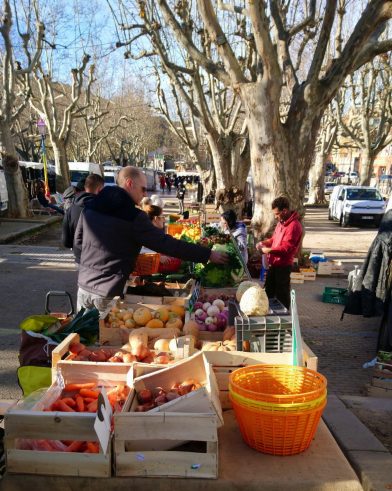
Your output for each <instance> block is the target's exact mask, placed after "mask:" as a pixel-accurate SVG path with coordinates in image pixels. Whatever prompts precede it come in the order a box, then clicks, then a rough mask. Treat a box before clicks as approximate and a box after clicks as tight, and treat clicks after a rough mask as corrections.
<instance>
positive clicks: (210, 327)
mask: <svg viewBox="0 0 392 491" xmlns="http://www.w3.org/2000/svg"><path fill="white" fill-rule="evenodd" d="M207 330H208V331H211V332H214V331H217V330H218V326H217V324H214V323H211V324H207Z"/></svg>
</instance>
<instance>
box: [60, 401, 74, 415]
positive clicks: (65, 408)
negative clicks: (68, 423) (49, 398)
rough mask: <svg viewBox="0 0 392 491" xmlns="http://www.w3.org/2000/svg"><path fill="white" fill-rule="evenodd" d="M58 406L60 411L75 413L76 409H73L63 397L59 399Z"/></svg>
mask: <svg viewBox="0 0 392 491" xmlns="http://www.w3.org/2000/svg"><path fill="white" fill-rule="evenodd" d="M57 406H58V408H59V409H58V410H59V411H64V412H67V413H74V412H75V410H74V409H72V408H71V407H69V406H68V404H66V403H65V402H64V401H63V400H62V399H59V400H58V401H57Z"/></svg>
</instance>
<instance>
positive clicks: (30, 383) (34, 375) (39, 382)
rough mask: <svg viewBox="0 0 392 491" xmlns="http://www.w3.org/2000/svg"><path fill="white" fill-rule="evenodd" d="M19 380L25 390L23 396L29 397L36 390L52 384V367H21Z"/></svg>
mask: <svg viewBox="0 0 392 491" xmlns="http://www.w3.org/2000/svg"><path fill="white" fill-rule="evenodd" d="M18 380H19V385H20V387H21V389H22V391H23V396H24V397H27V396H28V395H29V394H31V393H32V392H34V391H35V390H38V389H42V388H45V387H50V386H51V385H52V369H51V368H47V367H34V366H29V367H19V368H18Z"/></svg>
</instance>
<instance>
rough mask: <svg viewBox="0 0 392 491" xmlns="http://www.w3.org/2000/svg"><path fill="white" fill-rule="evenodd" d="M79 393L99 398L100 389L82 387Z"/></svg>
mask: <svg viewBox="0 0 392 491" xmlns="http://www.w3.org/2000/svg"><path fill="white" fill-rule="evenodd" d="M79 394H80V395H81V396H83V397H91V398H93V399H98V396H99V390H91V389H80V391H79Z"/></svg>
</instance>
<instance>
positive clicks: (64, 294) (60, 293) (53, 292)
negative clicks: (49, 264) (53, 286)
mask: <svg viewBox="0 0 392 491" xmlns="http://www.w3.org/2000/svg"><path fill="white" fill-rule="evenodd" d="M50 297H67V298H68V302H69V308H70V310H69V311H68V313H67V317H69V316H71V315H73V314H74V311H75V310H74V305H73V302H72V297H71V295H70V294H69V293H68V292H66V291H57V290H51V291H49V292H48V293H47V294H46V299H45V314H50V313H51V310H50V308H49V303H50Z"/></svg>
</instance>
